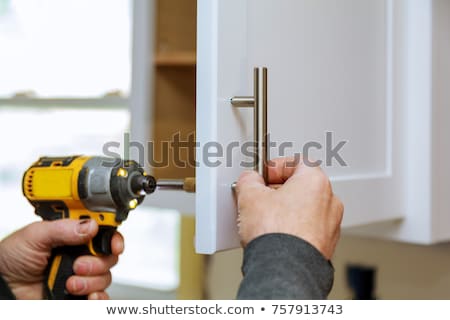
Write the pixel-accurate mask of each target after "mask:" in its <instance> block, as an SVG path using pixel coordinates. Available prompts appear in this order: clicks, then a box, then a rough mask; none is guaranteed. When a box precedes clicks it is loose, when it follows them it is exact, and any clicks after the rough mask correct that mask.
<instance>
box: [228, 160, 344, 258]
mask: <svg viewBox="0 0 450 320" xmlns="http://www.w3.org/2000/svg"><path fill="white" fill-rule="evenodd" d="M268 184H269V185H271V184H282V186H280V187H279V188H278V189H273V188H270V187H267V186H266V185H265V184H264V181H263V179H262V177H261V176H260V175H259V174H257V173H256V172H255V171H246V172H244V173H243V174H242V175H241V176H240V178H239V180H238V182H237V186H236V192H237V202H238V227H239V234H240V237H241V243H242V245H243V246H244V247H245V246H246V245H247V244H248V243H249V242H250V241H252V240H253V239H255V238H257V237H259V236H261V235H264V234H268V233H286V234H290V235H293V236H296V237H299V238H302V239H303V240H305V241H307V242H309V243H310V244H312V245H313V246H314V247H315V248H316V249H318V250H319V251H320V252H321V253H322V254H323V255H324V257H325V258H327V259H331V257H332V256H333V253H334V250H335V247H336V244H337V241H338V239H339V235H340V225H341V221H342V216H343V211H344V207H343V205H342V203H341V201H340V200H339V199H338V198H337V197H336V196H334V195H333V191H332V189H331V184H330V181H329V179H328V178H327V176H326V175H325V174H324V173H323V171H322V170H321V169H320V168H319V167H308V166H306V165H305V164H304V163H303V162H302V161H300V162H299V163H298V164H297V165H296V166H293V160H292V159H286V158H281V159H276V160H272V161H271V165H270V166H269V181H268Z"/></svg>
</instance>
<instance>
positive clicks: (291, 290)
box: [237, 233, 334, 300]
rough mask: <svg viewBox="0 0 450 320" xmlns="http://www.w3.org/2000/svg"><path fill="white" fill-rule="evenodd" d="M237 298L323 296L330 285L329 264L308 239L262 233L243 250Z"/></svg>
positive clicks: (331, 274) (302, 297)
mask: <svg viewBox="0 0 450 320" xmlns="http://www.w3.org/2000/svg"><path fill="white" fill-rule="evenodd" d="M242 273H243V275H244V279H243V280H242V282H241V285H240V287H239V291H238V295H237V298H238V299H254V300H256V299H267V300H269V299H270V300H284V299H298V300H311V299H326V298H327V296H328V294H329V293H330V291H331V288H332V286H333V279H334V269H333V266H332V265H331V263H330V262H329V261H328V260H326V259H325V257H324V256H323V255H322V254H321V253H320V252H319V251H318V250H317V249H316V248H314V247H313V246H312V245H311V244H309V243H308V242H306V241H304V240H302V239H300V238H297V237H294V236H291V235H287V234H279V233H273V234H266V235H263V236H260V237H258V238H256V239H254V240H253V241H251V242H250V243H249V244H248V245H247V247H246V248H245V250H244V262H243V265H242Z"/></svg>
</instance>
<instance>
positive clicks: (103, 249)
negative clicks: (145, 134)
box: [23, 156, 164, 299]
mask: <svg viewBox="0 0 450 320" xmlns="http://www.w3.org/2000/svg"><path fill="white" fill-rule="evenodd" d="M163 185H164V184H163ZM156 187H157V182H156V180H155V178H154V177H152V176H150V175H147V174H146V173H145V172H144V170H143V169H142V168H141V167H140V166H139V165H138V163H136V162H135V161H131V160H121V159H111V158H106V157H86V156H71V157H42V158H40V159H39V160H38V161H37V162H35V163H34V164H33V165H32V166H31V167H30V168H29V169H28V170H27V171H26V172H25V174H24V176H23V193H24V195H25V197H26V198H27V199H28V200H29V202H30V203H31V204H32V205H33V206H34V208H35V210H36V214H37V215H39V216H40V217H42V219H44V220H57V219H77V220H78V219H94V220H95V221H97V223H98V225H99V231H98V234H97V235H96V236H95V237H94V238H93V239H92V240H91V241H90V242H89V244H88V245H82V246H64V247H59V248H55V249H54V250H53V252H52V256H51V258H50V260H49V264H48V267H47V271H46V277H45V285H44V287H45V290H46V292H45V295H46V297H47V298H48V299H85V298H86V297H85V296H84V297H77V296H73V295H70V294H68V293H67V291H66V290H65V285H66V281H67V278H68V277H70V276H71V275H73V274H74V272H73V269H72V266H73V262H74V260H75V259H76V258H77V257H78V256H80V255H85V254H92V255H109V254H111V238H112V236H113V234H114V232H115V230H116V228H117V226H119V225H120V224H121V222H122V221H124V220H125V219H126V218H127V216H128V212H129V211H130V210H132V209H134V208H136V207H137V206H138V205H139V204H140V203H141V202H142V201H143V200H144V197H145V195H146V194H150V193H153V192H154V191H155V189H156Z"/></svg>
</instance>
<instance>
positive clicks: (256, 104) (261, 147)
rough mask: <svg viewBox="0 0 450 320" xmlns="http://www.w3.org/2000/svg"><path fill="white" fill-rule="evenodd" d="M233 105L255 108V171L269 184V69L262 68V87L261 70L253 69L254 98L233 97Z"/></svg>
mask: <svg viewBox="0 0 450 320" xmlns="http://www.w3.org/2000/svg"><path fill="white" fill-rule="evenodd" d="M260 87H261V88H262V90H261V92H260V90H259V88H260ZM231 105H232V106H233V107H237V108H253V139H254V143H255V159H254V169H255V171H257V172H258V173H259V174H260V175H261V176H262V177H263V179H264V181H265V182H266V183H267V177H268V170H267V161H268V159H267V157H268V150H269V149H268V148H269V146H268V143H267V140H268V135H267V68H262V85H261V86H260V77H259V68H254V69H253V96H237V97H232V98H231ZM260 117H261V118H262V119H260Z"/></svg>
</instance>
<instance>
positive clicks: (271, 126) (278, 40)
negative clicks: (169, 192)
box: [196, 0, 402, 253]
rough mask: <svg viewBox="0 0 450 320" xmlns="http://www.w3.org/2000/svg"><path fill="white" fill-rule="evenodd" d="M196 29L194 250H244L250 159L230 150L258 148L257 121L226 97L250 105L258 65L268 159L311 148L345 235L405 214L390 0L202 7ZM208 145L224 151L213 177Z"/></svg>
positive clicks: (225, 2) (270, 0) (250, 0)
mask: <svg viewBox="0 0 450 320" xmlns="http://www.w3.org/2000/svg"><path fill="white" fill-rule="evenodd" d="M198 19H199V23H198V83H197V97H198V107H197V140H198V141H199V142H200V148H199V149H198V150H199V151H198V154H197V156H198V160H199V162H200V165H199V168H198V170H197V173H196V176H197V181H198V183H197V185H198V192H197V195H196V208H197V212H196V214H197V232H196V233H197V251H199V252H203V253H212V252H215V251H217V250H222V249H227V248H232V247H235V246H237V245H238V244H239V241H238V236H237V230H236V226H235V220H236V208H235V201H234V198H233V193H232V190H231V188H230V186H231V184H232V183H233V182H234V181H235V180H236V179H237V178H238V176H239V174H240V173H241V172H242V171H243V170H244V169H245V168H244V167H243V166H242V163H241V162H242V161H245V160H247V161H248V160H249V159H248V157H246V156H245V155H244V153H243V152H242V150H240V149H239V148H231V147H230V145H235V144H239V145H240V146H242V145H243V144H245V142H246V141H251V140H252V139H253V137H252V133H253V120H252V114H251V113H252V111H251V110H245V109H237V108H233V107H232V106H231V104H230V101H229V99H230V98H231V97H233V96H242V95H244V96H248V95H252V92H253V84H252V70H253V68H254V67H258V66H265V67H267V68H268V132H269V133H270V137H271V138H270V140H271V142H272V143H273V144H274V146H276V147H272V148H271V150H270V157H271V158H274V157H278V156H286V155H293V154H296V153H302V152H303V151H306V150H308V151H309V155H310V156H311V157H313V158H314V159H316V160H320V161H322V167H323V168H324V170H325V171H326V172H327V174H328V175H329V176H330V178H331V180H332V183H333V189H334V191H335V193H336V194H337V195H338V196H339V197H341V198H342V200H343V202H344V204H345V207H346V212H345V216H344V226H355V225H362V224H368V223H373V222H379V221H386V220H389V219H395V218H399V217H401V216H402V202H401V199H402V197H401V194H400V190H401V188H400V182H401V179H400V174H399V170H398V168H399V167H398V164H399V162H400V160H401V159H399V156H398V154H399V153H400V152H399V151H398V150H396V149H395V148H396V147H397V146H398V141H397V140H394V139H393V136H394V135H393V134H392V132H393V130H396V131H397V130H398V128H399V127H400V126H401V123H400V122H399V121H401V119H400V117H398V116H397V113H398V112H397V111H396V110H394V108H393V101H394V93H393V87H394V73H393V63H392V61H393V48H394V47H393V44H392V38H393V33H394V30H393V19H395V13H394V10H393V4H392V2H391V1H373V0H342V1H339V2H334V1H328V0H301V1H299V0H247V1H242V0H240V1H238V0H231V1H230V0H215V1H210V0H203V1H202V0H201V1H199V12H198ZM395 137H396V139H398V138H399V137H400V136H399V135H395ZM211 141H213V142H217V143H218V144H220V146H221V148H222V153H221V152H219V153H218V154H220V155H221V156H220V160H221V162H220V163H218V162H217V163H215V166H214V167H213V166H211V163H205V159H206V158H208V157H207V156H208V152H207V149H208V148H206V147H205V145H207V144H208V142H211ZM341 141H342V142H343V143H344V144H343V146H342V148H341V149H339V151H338V153H337V154H336V153H334V155H335V157H332V156H333V149H334V148H336V147H337V146H338V145H339V143H340V142H341ZM311 142H313V144H311ZM283 143H284V146H288V147H287V148H285V149H284V150H283V149H282V148H280V146H281V144H283ZM286 143H287V144H286ZM210 145H213V144H210ZM308 146H310V147H311V146H312V148H307V147H308ZM212 149H213V150H211V148H210V151H214V150H215V149H217V146H214V147H212ZM330 157H331V158H330ZM339 157H340V158H339ZM338 158H339V159H338ZM338 160H340V161H338ZM344 162H345V164H344Z"/></svg>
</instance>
